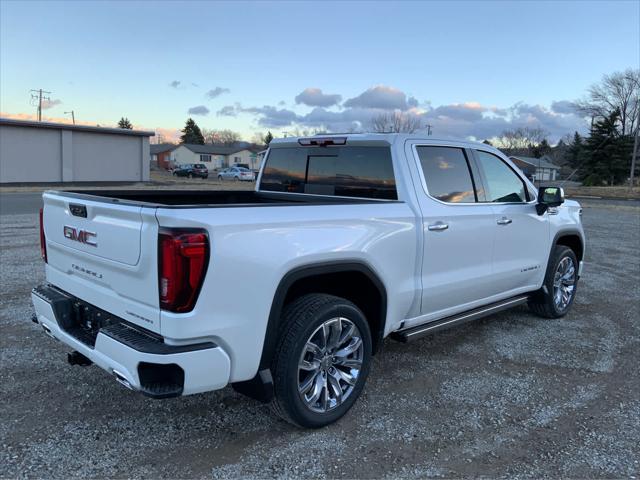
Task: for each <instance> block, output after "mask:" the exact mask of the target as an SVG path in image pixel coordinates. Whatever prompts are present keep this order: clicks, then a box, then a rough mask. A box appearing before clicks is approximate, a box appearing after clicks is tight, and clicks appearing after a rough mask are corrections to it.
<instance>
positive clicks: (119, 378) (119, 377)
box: [113, 370, 133, 390]
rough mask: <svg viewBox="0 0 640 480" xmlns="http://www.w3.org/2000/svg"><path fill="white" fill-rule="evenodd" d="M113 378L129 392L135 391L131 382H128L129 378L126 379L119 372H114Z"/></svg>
mask: <svg viewBox="0 0 640 480" xmlns="http://www.w3.org/2000/svg"><path fill="white" fill-rule="evenodd" d="M113 376H114V377H115V378H116V382H118V383H119V384H120V385H123V386H125V387H127V388H128V389H129V390H133V386H131V384H130V383H129V380H127V377H125V376H124V375H123V374H121V373H120V372H119V371H117V370H113Z"/></svg>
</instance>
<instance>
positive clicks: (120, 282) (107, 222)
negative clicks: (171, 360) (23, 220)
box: [43, 192, 160, 332]
mask: <svg viewBox="0 0 640 480" xmlns="http://www.w3.org/2000/svg"><path fill="white" fill-rule="evenodd" d="M43 203H44V233H45V239H46V245H47V280H48V281H49V282H50V283H52V284H53V285H55V286H57V287H59V288H60V289H62V290H64V291H66V292H68V293H70V294H72V295H74V296H76V297H78V298H80V299H82V300H84V301H86V302H88V303H90V304H92V305H95V306H96V307H99V308H101V309H103V310H106V311H108V312H110V313H112V314H114V315H117V316H119V317H121V318H123V319H125V320H127V321H130V322H132V323H135V324H138V325H140V326H142V327H144V328H147V329H149V330H152V331H156V332H159V331H160V310H159V299H158V274H157V258H158V257H157V244H158V224H157V221H156V218H155V208H145V207H142V206H138V205H134V204H127V203H126V202H118V201H117V200H107V199H105V200H100V199H99V197H95V199H92V198H91V197H88V196H73V194H71V195H70V194H64V193H56V192H45V194H44V195H43Z"/></svg>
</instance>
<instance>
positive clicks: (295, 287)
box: [259, 261, 387, 370]
mask: <svg viewBox="0 0 640 480" xmlns="http://www.w3.org/2000/svg"><path fill="white" fill-rule="evenodd" d="M306 293H328V294H332V295H337V296H340V297H343V298H346V299H347V300H350V301H352V302H353V303H354V304H355V305H356V306H358V308H360V310H362V311H363V313H364V314H365V317H366V318H367V322H368V323H369V325H370V327H371V334H372V341H373V351H374V352H375V351H376V350H377V349H378V348H379V346H380V344H381V343H382V339H383V334H384V325H385V321H386V314H387V291H386V288H385V286H384V284H383V283H382V281H381V280H380V277H379V276H378V275H377V273H376V272H375V271H374V270H373V269H372V268H371V267H370V266H369V265H367V264H365V263H363V262H358V261H337V262H326V263H315V264H311V265H304V266H300V267H296V268H294V269H292V270H290V271H289V272H287V273H286V274H285V275H284V276H283V277H282V279H281V280H280V283H279V284H278V287H277V289H276V292H275V295H274V298H273V301H272V303H271V310H270V312H269V319H268V322H267V329H266V332H265V339H264V343H263V347H262V355H261V357H260V367H259V368H260V370H262V369H266V368H269V367H270V364H271V360H272V358H273V354H274V352H275V349H276V346H277V341H278V336H279V333H280V330H281V327H282V325H281V314H282V309H283V308H284V306H285V305H287V304H288V303H289V302H291V301H292V300H293V299H295V298H298V297H300V296H301V295H304V294H306Z"/></svg>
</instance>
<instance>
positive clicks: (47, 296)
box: [33, 285, 120, 348]
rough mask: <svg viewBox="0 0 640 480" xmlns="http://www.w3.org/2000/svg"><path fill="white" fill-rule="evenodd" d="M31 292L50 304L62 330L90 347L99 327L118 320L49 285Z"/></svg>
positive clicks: (94, 340) (94, 341)
mask: <svg viewBox="0 0 640 480" xmlns="http://www.w3.org/2000/svg"><path fill="white" fill-rule="evenodd" d="M33 293H35V294H36V295H38V296H39V297H40V298H42V299H43V300H45V301H46V302H47V303H49V304H50V305H51V308H52V310H53V312H54V314H55V316H56V318H55V320H56V322H57V323H58V325H59V326H60V328H61V329H62V330H64V331H65V332H66V333H68V334H69V335H71V336H72V337H74V338H76V339H77V340H80V341H81V342H82V343H84V344H85V345H87V346H90V347H92V348H93V347H95V345H96V338H97V337H98V332H99V331H100V329H101V328H103V327H106V326H107V325H111V324H113V323H119V322H120V319H119V318H118V317H115V316H113V315H111V314H110V313H108V312H105V311H104V310H102V309H100V308H97V307H95V306H93V305H91V304H89V303H87V302H84V301H82V300H80V299H79V298H76V297H72V296H70V295H68V294H66V293H65V292H63V291H62V290H59V289H57V288H54V287H52V286H50V285H42V286H39V287H36V288H34V289H33Z"/></svg>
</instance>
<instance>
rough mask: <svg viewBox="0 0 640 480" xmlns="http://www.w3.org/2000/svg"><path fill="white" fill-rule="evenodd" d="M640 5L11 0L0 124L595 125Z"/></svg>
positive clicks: (489, 129) (457, 129) (554, 130)
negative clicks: (44, 93) (592, 107)
mask: <svg viewBox="0 0 640 480" xmlns="http://www.w3.org/2000/svg"><path fill="white" fill-rule="evenodd" d="M639 25H640V2H638V1H637V0H635V1H634V0H631V1H619V2H616V1H602V2H598V1H586V2H579V1H569V2H550V1H549V2H546V1H538V2H524V1H519V2H511V3H510V2H507V1H497V2H482V1H477V2H463V1H452V2H442V3H441V2H407V3H397V2H396V3H391V2H373V3H367V2H353V3H338V2H320V3H310V2H305V3H303V2H268V1H261V2H246V3H243V2H234V3H223V2H196V1H190V2H169V1H158V2H152V1H145V2H126V3H125V2H108V1H105V2H91V1H86V2H54V1H47V2H43V3H37V2H13V1H7V0H2V1H1V2H0V115H2V116H5V117H15V118H31V117H33V116H34V114H35V107H34V106H33V105H31V103H30V93H29V90H30V89H36V88H43V89H45V90H48V91H51V92H52V93H51V95H50V97H51V102H49V103H48V104H46V105H45V107H46V110H45V111H44V116H45V117H46V118H47V119H50V120H52V121H69V120H70V115H69V114H65V112H68V111H70V110H73V111H74V112H75V116H76V120H77V121H78V123H86V124H90V125H95V124H100V125H103V126H112V125H115V123H116V122H117V121H118V119H119V118H120V117H121V116H126V117H128V118H129V119H130V120H131V122H132V123H133V125H134V126H135V127H136V128H142V129H149V130H156V131H157V132H159V133H162V134H163V135H164V137H165V138H169V139H171V138H175V136H176V132H177V130H178V129H180V128H182V126H183V125H184V122H185V120H186V119H187V117H189V116H192V117H193V118H194V119H195V120H196V121H197V122H198V124H199V125H200V126H201V127H204V128H230V129H232V130H236V131H239V132H241V133H242V134H243V135H244V136H245V138H247V139H251V137H252V136H253V135H254V134H255V133H256V132H266V131H267V130H271V131H272V132H273V133H274V135H276V136H281V135H282V132H291V131H293V130H295V129H296V128H298V129H300V130H304V129H315V128H318V129H326V130H331V131H345V130H351V129H356V130H358V129H366V128H367V127H368V126H369V122H370V119H371V117H372V116H375V115H377V114H379V113H380V112H385V111H394V110H395V111H402V112H405V113H408V114H410V115H416V116H420V117H421V118H422V120H423V121H424V123H428V124H430V125H432V130H433V132H434V135H437V136H455V137H465V138H476V139H483V138H491V137H493V136H496V135H498V134H499V133H500V132H501V131H502V130H504V129H506V128H512V127H516V126H533V127H542V128H544V129H545V130H547V131H548V132H549V133H550V135H551V139H552V140H556V139H557V138H559V137H561V136H563V135H564V134H566V133H569V132H572V131H574V130H584V129H585V126H586V123H585V121H584V119H582V118H580V117H579V115H577V114H576V113H575V112H574V111H573V110H572V108H571V101H572V100H575V99H576V98H579V97H581V96H582V95H583V94H584V92H585V90H586V89H587V87H588V86H589V85H591V84H592V83H594V82H597V81H598V80H599V79H600V78H601V77H602V75H603V74H606V73H612V72H614V71H618V70H624V69H626V68H630V67H631V68H639V66H640V27H639Z"/></svg>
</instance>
